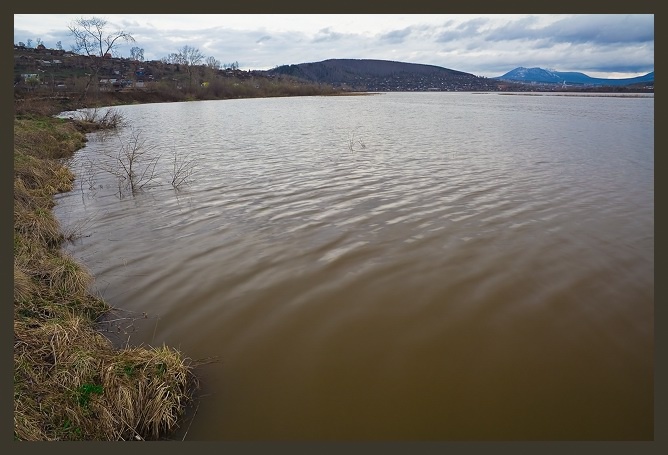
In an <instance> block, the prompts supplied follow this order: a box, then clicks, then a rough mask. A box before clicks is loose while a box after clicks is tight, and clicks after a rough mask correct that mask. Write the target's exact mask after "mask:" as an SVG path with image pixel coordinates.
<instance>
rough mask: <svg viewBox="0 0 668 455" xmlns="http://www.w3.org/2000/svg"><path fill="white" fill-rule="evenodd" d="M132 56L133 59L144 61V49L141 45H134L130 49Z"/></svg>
mask: <svg viewBox="0 0 668 455" xmlns="http://www.w3.org/2000/svg"><path fill="white" fill-rule="evenodd" d="M130 57H132V60H138V61H140V62H143V61H144V49H142V48H141V47H136V46H135V47H133V48H132V49H130Z"/></svg>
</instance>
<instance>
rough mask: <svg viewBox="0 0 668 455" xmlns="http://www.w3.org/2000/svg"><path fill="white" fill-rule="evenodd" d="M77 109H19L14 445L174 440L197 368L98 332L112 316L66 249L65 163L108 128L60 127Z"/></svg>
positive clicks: (171, 353) (49, 104)
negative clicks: (59, 199)
mask: <svg viewBox="0 0 668 455" xmlns="http://www.w3.org/2000/svg"><path fill="white" fill-rule="evenodd" d="M75 107H76V106H72V105H67V104H63V103H62V100H60V101H58V100H53V99H52V100H41V101H38V100H34V99H33V100H30V99H28V100H20V101H17V102H16V104H15V118H14V439H15V440H22V441H52V440H101V441H105V440H155V439H165V438H168V437H169V435H170V434H171V433H172V432H173V431H174V430H175V429H176V428H177V426H178V425H179V423H180V421H179V419H180V418H181V417H182V416H183V414H184V412H185V409H186V407H187V406H188V405H189V404H190V402H191V401H192V398H193V393H194V391H195V390H196V389H197V385H198V384H197V378H196V376H195V374H194V368H195V367H196V363H195V362H193V361H191V360H190V359H188V358H187V357H184V355H183V354H181V353H180V352H179V351H177V350H175V349H172V348H170V347H166V346H162V347H149V346H146V347H129V346H128V347H125V348H117V347H115V346H114V345H113V343H112V342H111V341H110V339H109V338H107V337H106V336H105V335H104V334H103V333H101V332H100V331H99V330H97V328H96V324H95V323H96V321H98V320H99V319H100V318H101V317H103V316H104V315H105V314H107V313H108V312H109V311H110V310H111V308H110V307H109V306H108V305H107V304H106V303H105V302H104V301H102V300H100V299H99V298H97V297H96V296H94V295H92V294H90V293H89V292H88V286H89V284H90V283H91V280H92V277H91V275H90V273H89V272H88V271H87V270H86V269H85V267H84V266H83V265H81V264H79V263H77V262H76V261H75V260H74V259H73V258H72V257H69V256H68V255H67V254H66V253H64V252H63V250H62V248H61V246H62V242H63V241H65V234H64V233H63V232H61V229H60V226H59V224H58V222H57V220H56V219H55V217H54V215H53V213H52V208H53V205H54V202H53V196H54V195H55V194H56V193H59V192H64V191H69V190H70V189H71V188H72V182H73V179H74V176H73V174H72V173H71V172H70V171H69V170H68V169H67V168H66V167H64V166H63V165H62V164H61V162H60V161H59V160H60V159H61V158H65V157H68V156H71V154H72V153H74V152H75V151H76V150H77V149H79V148H81V147H83V146H84V144H85V132H88V131H91V130H93V129H95V128H99V127H100V126H101V125H99V124H96V123H94V122H93V123H91V122H88V123H83V122H75V121H71V120H61V119H56V118H54V117H52V115H53V114H55V113H57V112H59V111H61V110H63V109H71V108H75ZM107 126H111V125H107Z"/></svg>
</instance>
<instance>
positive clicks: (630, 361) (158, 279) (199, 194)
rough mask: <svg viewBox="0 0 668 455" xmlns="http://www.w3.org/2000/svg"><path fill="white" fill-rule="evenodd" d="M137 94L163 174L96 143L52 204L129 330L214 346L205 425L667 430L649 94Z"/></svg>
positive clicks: (190, 345)
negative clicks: (656, 398)
mask: <svg viewBox="0 0 668 455" xmlns="http://www.w3.org/2000/svg"><path fill="white" fill-rule="evenodd" d="M118 109H120V110H121V111H122V112H123V114H124V115H126V117H128V119H129V120H130V121H131V124H132V128H128V129H127V130H124V131H122V132H121V133H120V134H121V137H122V138H127V137H128V136H127V135H128V134H130V133H131V131H134V132H136V131H141V133H142V135H143V137H144V138H145V139H146V141H147V144H150V145H151V147H155V148H154V151H155V153H159V154H161V157H160V160H159V161H158V165H157V166H156V168H155V176H156V180H155V181H153V182H152V183H151V184H150V185H148V186H147V187H145V188H144V190H143V191H140V192H138V193H137V194H135V195H134V196H133V195H132V194H128V193H127V190H125V189H123V188H122V187H119V185H118V181H117V179H115V178H114V177H113V176H112V175H111V174H109V173H108V172H104V169H103V166H102V160H103V158H104V157H105V156H106V157H109V156H113V155H114V153H116V152H117V150H118V149H119V144H120V143H121V142H120V140H119V139H118V138H108V139H106V140H104V141H96V140H95V138H94V137H91V141H90V142H89V144H88V146H87V147H86V148H85V149H83V150H81V151H80V152H78V154H77V155H76V157H75V159H74V160H73V161H72V162H71V164H70V165H71V167H72V168H73V170H74V171H75V172H76V173H77V175H78V180H77V182H75V190H74V191H72V192H71V193H68V194H65V195H60V196H59V197H58V199H57V206H56V208H55V212H56V215H57V217H58V218H59V220H60V221H61V224H62V225H63V227H64V228H65V229H72V228H74V227H80V232H81V237H79V238H78V239H77V240H76V241H75V242H74V243H72V244H68V245H67V246H66V248H67V249H68V250H69V251H71V252H72V253H73V254H74V255H75V256H76V257H77V258H79V259H80V260H81V261H82V262H83V263H84V264H85V265H87V266H88V267H89V268H90V269H91V270H92V272H93V273H94V274H95V276H96V284H95V289H96V290H97V291H98V292H100V293H101V294H102V295H103V297H104V298H105V299H106V300H107V301H108V302H109V303H110V304H112V305H114V306H116V307H119V308H120V309H122V310H124V311H127V312H129V314H141V313H143V312H146V313H147V314H148V315H149V318H148V319H145V320H139V321H136V322H135V324H134V331H131V333H129V335H128V336H129V337H130V342H133V343H147V344H156V345H158V344H162V343H167V344H169V345H171V346H175V347H178V348H179V349H181V350H182V351H183V352H184V353H186V354H187V355H188V356H190V357H193V358H204V357H211V356H216V357H218V358H219V360H220V361H219V362H218V363H216V364H213V365H209V366H206V367H204V368H203V369H202V371H201V376H202V381H203V390H202V392H203V394H205V395H206V396H205V397H204V398H203V399H202V400H201V402H200V403H199V407H198V409H197V414H196V415H195V417H194V419H193V420H192V422H190V421H189V422H188V425H190V426H189V427H188V428H187V439H189V440H195V439H202V440H216V439H219V440H244V439H256V440H271V439H321V440H411V439H421V440H425V439H430V440H507V439H519V440H524V439H534V440H536V439H550V440H553V439H568V440H578V439H596V440H601V439H612V440H622V439H652V437H653V337H654V332H653V317H654V314H653V304H654V256H653V250H654V190H653V188H654V176H653V174H654V140H653V132H654V100H653V98H600V97H597V98H593V97H563V96H562V97H555V96H541V97H522V96H499V95H497V94H485V95H479V94H471V93H392V94H383V95H379V96H369V97H339V98H336V97H324V98H323V97H313V98H284V99H253V100H229V101H205V102H191V103H173V104H159V105H142V106H125V107H121V108H118ZM175 156H176V158H177V159H194V160H195V161H196V163H197V170H196V173H195V174H194V175H193V178H192V179H191V181H190V183H188V184H186V185H183V186H181V187H180V188H179V190H178V191H177V190H175V189H174V188H173V187H172V186H171V185H170V184H169V181H170V169H173V161H174V157H175ZM125 341H127V339H125V338H124V339H123V340H120V342H125ZM185 430H186V429H185V428H184V429H183V434H185Z"/></svg>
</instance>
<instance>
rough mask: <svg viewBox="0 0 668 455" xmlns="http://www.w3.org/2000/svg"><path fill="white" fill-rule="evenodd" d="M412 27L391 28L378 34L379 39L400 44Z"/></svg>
mask: <svg viewBox="0 0 668 455" xmlns="http://www.w3.org/2000/svg"><path fill="white" fill-rule="evenodd" d="M411 32H412V28H411V27H406V28H404V29H402V30H392V31H391V32H387V33H384V34H382V35H380V40H381V41H385V42H387V43H391V44H400V43H403V42H404V40H405V39H406V38H407V37H408V36H409V35H410V34H411Z"/></svg>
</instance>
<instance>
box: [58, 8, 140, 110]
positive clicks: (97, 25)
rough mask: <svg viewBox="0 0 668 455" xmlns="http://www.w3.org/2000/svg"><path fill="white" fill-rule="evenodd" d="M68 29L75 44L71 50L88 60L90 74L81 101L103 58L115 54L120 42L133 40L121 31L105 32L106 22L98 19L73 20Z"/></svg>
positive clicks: (95, 78) (95, 76)
mask: <svg viewBox="0 0 668 455" xmlns="http://www.w3.org/2000/svg"><path fill="white" fill-rule="evenodd" d="M68 28H69V30H70V33H71V35H72V36H73V37H74V42H75V44H74V46H72V50H73V51H74V52H77V53H83V54H84V55H87V56H88V57H89V59H90V60H89V66H90V69H91V72H90V73H88V82H87V83H86V87H85V88H84V91H83V94H82V95H81V99H84V98H85V97H86V95H87V93H88V89H89V87H90V84H91V83H92V81H93V80H97V76H98V74H99V72H100V68H101V64H102V59H103V58H104V56H105V55H106V54H114V53H116V51H117V48H118V45H119V44H120V43H121V42H123V41H125V42H134V41H135V39H134V38H133V37H132V35H130V34H129V33H127V32H125V31H123V30H116V31H113V32H107V30H106V28H107V21H106V20H104V19H100V18H99V17H91V18H89V19H84V18H83V17H82V18H80V19H77V20H75V21H74V22H73V23H72V24H70V25H69V26H68Z"/></svg>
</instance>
